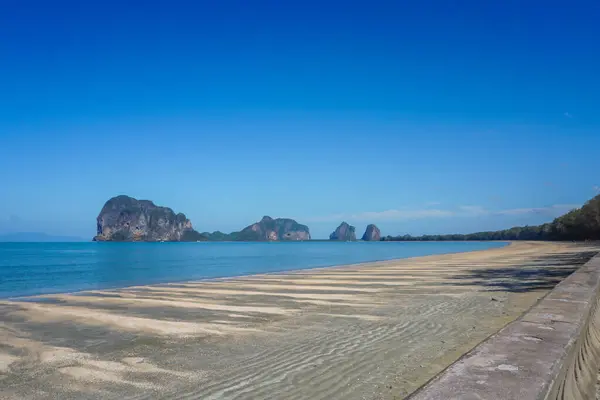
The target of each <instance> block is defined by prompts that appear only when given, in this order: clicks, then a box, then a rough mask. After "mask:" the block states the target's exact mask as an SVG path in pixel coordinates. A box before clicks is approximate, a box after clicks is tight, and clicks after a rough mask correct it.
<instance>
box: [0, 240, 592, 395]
mask: <svg viewBox="0 0 600 400" xmlns="http://www.w3.org/2000/svg"><path fill="white" fill-rule="evenodd" d="M598 250H599V247H598V246H596V245H584V244H569V243H544V242H537V243H533V242H519V243H513V244H511V245H509V246H507V247H503V248H497V249H490V250H484V251H477V252H470V253H457V254H448V255H436V256H427V257H419V258H412V259H402V260H396V261H386V262H376V263H367V264H361V265H353V266H342V267H331V268H320V269H312V270H304V271H295V272H289V273H278V274H267V275H253V276H247V277H240V278H228V279H220V280H212V281H200V282H185V283H176V284H161V285H150V286H136V287H128V288H123V289H116V290H95V291H87V292H80V293H76V294H59V295H48V296H39V297H32V298H27V299H22V300H20V301H1V302H0V398H2V399H85V398H90V399H92V398H94V399H98V398H102V399H143V398H152V399H156V398H161V399H162V398H165V399H267V398H269V399H328V400H330V399H401V398H404V397H406V396H407V395H409V394H410V393H411V392H413V391H414V390H415V389H417V388H418V387H419V386H421V385H422V384H423V383H425V382H426V381H428V380H429V379H431V378H432V377H433V376H435V375H436V374H437V373H438V372H440V371H441V370H443V369H444V368H445V367H447V366H448V365H450V364H451V363H452V362H453V361H455V360H456V359H457V358H459V357H460V356H461V355H462V354H464V353H465V352H466V351H468V350H470V349H471V348H473V347H474V346H475V345H477V344H478V343H479V342H481V341H482V340H484V339H485V338H487V337H488V336H490V335H491V334H493V333H495V332H497V331H498V330H499V329H500V328H502V327H503V326H504V325H506V324H507V323H509V322H511V321H513V320H515V319H516V318H518V317H519V316H520V315H522V314H523V313H524V312H525V311H526V310H528V309H529V308H530V307H531V306H532V305H533V304H535V303H536V302H537V301H538V300H539V299H540V298H542V297H543V296H544V295H545V294H546V293H547V292H548V291H549V290H551V289H552V287H554V285H556V284H557V283H558V282H560V280H562V279H563V278H564V277H565V276H567V275H569V274H570V273H571V272H573V271H574V270H575V269H576V268H577V267H578V266H580V265H582V264H583V263H585V262H586V261H587V260H588V259H589V258H591V257H592V256H593V255H594V254H596V253H597V252H598Z"/></svg>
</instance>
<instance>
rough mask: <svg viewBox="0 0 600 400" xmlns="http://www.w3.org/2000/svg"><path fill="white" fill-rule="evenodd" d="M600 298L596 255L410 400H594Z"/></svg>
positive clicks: (599, 361)
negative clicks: (518, 317) (519, 316)
mask: <svg viewBox="0 0 600 400" xmlns="http://www.w3.org/2000/svg"><path fill="white" fill-rule="evenodd" d="M599 292H600V255H597V256H596V257H594V258H592V259H591V260H590V261H589V262H588V263H586V264H585V265H583V266H582V267H581V268H579V269H578V270H577V271H576V272H574V273H573V274H571V275H570V276H569V277H567V278H566V279H565V280H564V281H562V282H561V283H560V284H558V285H557V286H556V288H554V290H552V291H551V292H550V293H549V294H548V295H547V296H546V297H544V298H543V299H542V300H541V301H540V302H539V303H538V304H537V305H535V306H534V307H532V308H531V310H529V311H528V312H527V313H526V314H524V315H523V316H522V317H521V318H520V319H518V320H516V321H514V322H512V323H510V324H509V325H507V326H506V327H505V328H503V329H502V330H501V331H499V332H498V333H497V334H495V335H493V336H491V337H490V338H489V339H488V340H486V341H484V342H483V343H481V344H480V345H479V346H477V347H476V348H475V349H473V350H472V351H470V352H469V353H467V354H466V355H465V356H464V357H462V358H461V359H460V360H458V361H457V362H455V363H454V364H452V365H451V366H450V367H448V368H447V369H446V370H445V371H443V372H442V373H441V374H439V375H438V376H437V377H435V378H434V379H433V380H431V381H430V382H429V383H428V384H426V385H425V386H424V387H422V388H421V389H420V390H418V391H417V392H415V393H414V394H413V395H412V396H410V397H409V399H411V400H425V399H428V400H432V399H494V400H497V399H519V400H534V399H535V400H542V399H543V400H555V399H561V400H562V399H565V400H566V399H573V400H577V399H595V398H596V385H597V374H598V369H599V364H600V308H599V304H598V303H599V302H600V297H599Z"/></svg>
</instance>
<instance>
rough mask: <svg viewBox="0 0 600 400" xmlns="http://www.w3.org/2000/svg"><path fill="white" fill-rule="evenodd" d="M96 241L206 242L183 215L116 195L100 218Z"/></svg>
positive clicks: (98, 219)
mask: <svg viewBox="0 0 600 400" xmlns="http://www.w3.org/2000/svg"><path fill="white" fill-rule="evenodd" d="M94 240H96V241H114V242H195V241H198V240H206V238H205V237H204V236H202V235H201V234H200V233H198V232H196V231H195V230H194V229H193V228H192V223H191V222H190V220H189V219H187V218H186V217H185V215H184V214H182V213H179V214H175V213H174V212H173V210H171V209H170V208H168V207H160V206H157V205H155V204H154V203H153V202H151V201H149V200H137V199H134V198H132V197H129V196H117V197H113V198H112V199H110V200H108V201H107V202H106V204H104V207H102V210H101V211H100V214H99V215H98V218H97V235H96V237H94Z"/></svg>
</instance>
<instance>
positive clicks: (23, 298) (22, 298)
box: [0, 240, 551, 301]
mask: <svg viewBox="0 0 600 400" xmlns="http://www.w3.org/2000/svg"><path fill="white" fill-rule="evenodd" d="M328 242H331V241H328ZM356 242H359V241H356ZM471 242H472V243H488V242H489V243H494V244H497V243H503V244H504V245H503V246H495V247H489V248H485V249H475V250H467V251H451V252H447V253H437V254H428V255H420V256H409V257H399V258H390V259H379V260H373V261H365V262H361V263H350V264H332V265H325V266H318V267H307V268H300V269H298V268H295V269H282V270H277V271H269V272H257V273H254V274H242V275H229V276H219V277H208V278H200V279H195V278H183V279H177V280H167V281H160V282H159V281H153V282H142V283H139V284H127V285H124V286H120V285H118V286H110V285H107V286H99V287H96V288H90V289H79V290H71V291H69V290H67V291H48V292H45V293H37V294H31V295H23V296H7V297H2V296H0V301H2V300H9V301H27V299H35V298H41V297H44V296H50V295H57V294H70V295H76V294H77V293H81V292H86V291H90V290H107V291H108V290H120V289H123V290H124V289H127V288H132V287H140V286H149V285H169V284H178V283H186V282H190V283H191V282H210V281H221V280H227V279H236V278H245V277H252V276H260V275H272V274H282V273H290V274H293V273H298V272H301V271H319V270H322V269H331V268H353V267H368V266H370V265H371V264H380V263H384V262H397V261H401V260H410V259H418V258H424V257H436V256H446V255H451V254H464V253H476V252H484V251H490V250H495V249H502V248H507V247H509V246H512V245H514V244H515V243H529V241H522V242H516V241H506V240H502V241H444V242H440V243H471ZM64 243H68V242H64ZM97 243H99V242H97ZM102 243H109V242H102ZM115 243H134V242H115ZM140 243H159V242H140ZM165 243H178V242H165ZM182 243H192V242H182ZM194 243H195V242H194ZM199 243H288V242H199ZM289 243H295V242H291V241H290V242H289ZM340 243H346V242H340ZM364 243H370V242H368V241H365V242H364ZM375 243H384V242H375ZM389 243H415V242H410V241H406V242H399V241H398V242H389ZM422 243H432V242H422ZM532 243H535V242H532ZM548 243H551V242H548Z"/></svg>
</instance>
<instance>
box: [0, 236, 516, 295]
mask: <svg viewBox="0 0 600 400" xmlns="http://www.w3.org/2000/svg"><path fill="white" fill-rule="evenodd" d="M505 245H506V243H504V242H329V241H322V242H319V241H314V242H255V243H249V242H197V243H115V242H112V243H111V242H89V243H0V298H4V299H6V298H15V297H23V296H31V295H38V294H49V293H63V292H76V291H81V290H90V289H109V288H119V287H126V286H132V285H144V284H156V283H168V282H180V281H185V280H201V279H211V278H222V277H233V276H242V275H250V274H259V273H267V272H281V271H290V270H300V269H309V268H317V267H327V266H334V265H344V264H356V263H362V262H369V261H382V260H392V259H399V258H408V257H418V256H426V255H433V254H445V253H457V252H465V251H473V250H484V249H490V248H495V247H502V246H505Z"/></svg>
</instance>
